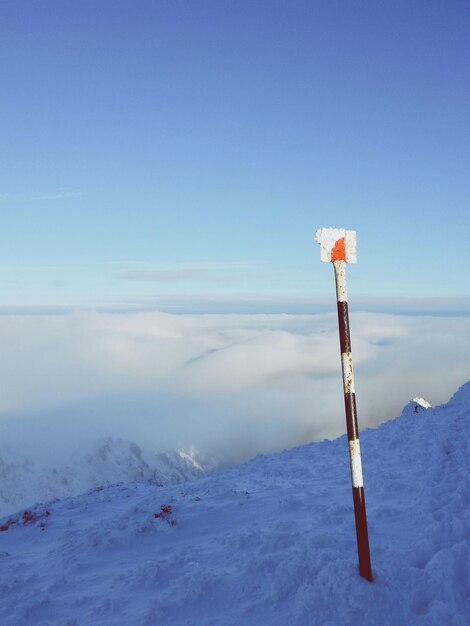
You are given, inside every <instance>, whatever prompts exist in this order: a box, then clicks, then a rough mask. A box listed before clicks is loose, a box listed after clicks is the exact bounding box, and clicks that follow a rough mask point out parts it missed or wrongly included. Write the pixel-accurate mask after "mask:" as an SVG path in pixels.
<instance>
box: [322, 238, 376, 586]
mask: <svg viewBox="0 0 470 626" xmlns="http://www.w3.org/2000/svg"><path fill="white" fill-rule="evenodd" d="M316 240H317V242H318V243H319V244H320V246H321V260H322V261H324V262H332V263H333V266H334V270H335V280H336V299H337V307H338V326H339V342H340V348H341V367H342V371H343V389H344V407H345V411H346V427H347V432H348V443H349V463H350V467H351V482H352V493H353V503H354V517H355V522H356V540H357V553H358V557H359V574H360V575H361V576H362V577H363V578H365V579H366V580H368V581H370V582H372V580H373V578H372V568H371V563H370V550H369V534H368V531H367V516H366V502H365V498H364V481H363V477H362V463H361V448H360V444H359V428H358V425H357V412H356V393H355V389H354V374H353V360H352V350H351V335H350V332H349V312H348V297H347V289H346V263H356V233H355V231H351V230H344V229H342V228H321V229H320V230H318V231H317V233H316Z"/></svg>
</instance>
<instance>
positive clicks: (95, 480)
mask: <svg viewBox="0 0 470 626" xmlns="http://www.w3.org/2000/svg"><path fill="white" fill-rule="evenodd" d="M218 467H219V464H218V463H217V462H216V461H215V460H214V459H209V458H208V457H205V456H203V455H201V454H200V453H199V452H197V451H196V450H176V451H174V452H160V453H156V454H149V453H148V452H144V451H142V449H141V448H140V447H139V446H138V445H137V444H136V443H134V442H132V441H125V440H123V439H117V438H112V437H105V438H101V439H99V440H97V441H96V442H95V443H94V444H93V445H92V446H91V449H90V450H89V451H87V452H86V453H84V454H80V453H77V454H76V455H74V456H72V458H70V459H69V460H68V461H67V462H66V463H63V464H59V465H49V464H47V463H39V462H38V461H34V460H32V459H30V458H28V457H27V456H22V455H21V454H18V451H17V450H13V449H12V447H11V446H10V447H8V446H3V447H1V448H0V515H7V514H8V513H12V512H14V511H16V510H18V509H20V508H26V507H28V506H30V505H31V504H33V503H34V502H44V501H47V500H53V499H56V498H63V497H65V496H72V495H78V494H79V493H83V492H84V491H87V490H88V489H90V488H93V487H102V486H107V485H112V484H116V483H121V482H130V481H133V480H139V479H145V480H149V481H151V482H153V483H155V484H157V485H160V486H162V485H172V484H176V483H180V482H182V481H185V480H190V479H194V478H198V477H200V476H203V475H204V474H206V473H208V472H211V471H214V470H215V469H217V468H218Z"/></svg>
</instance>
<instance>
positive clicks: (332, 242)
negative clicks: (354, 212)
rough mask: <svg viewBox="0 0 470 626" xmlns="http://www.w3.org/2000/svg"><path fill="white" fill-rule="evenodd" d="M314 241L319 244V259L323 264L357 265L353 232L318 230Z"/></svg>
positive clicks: (338, 229) (354, 232) (333, 229)
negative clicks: (343, 263) (339, 262)
mask: <svg viewBox="0 0 470 626" xmlns="http://www.w3.org/2000/svg"><path fill="white" fill-rule="evenodd" d="M315 240H316V241H317V243H319V244H320V258H321V260H322V261H323V262H324V263H331V262H334V261H345V262H346V263H357V256H356V231H355V230H345V229H344V228H319V229H318V230H317V232H316V233H315Z"/></svg>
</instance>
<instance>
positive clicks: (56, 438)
mask: <svg viewBox="0 0 470 626" xmlns="http://www.w3.org/2000/svg"><path fill="white" fill-rule="evenodd" d="M336 324H337V323H336V318H335V316H334V315H332V314H322V315H313V316H307V315H180V316H179V315H170V314H165V313H135V314H103V313H101V314H99V313H77V314H70V315H63V316H36V317H33V316H31V317H29V316H24V317H19V316H10V317H7V316H4V317H0V342H1V345H2V357H3V358H2V361H1V363H0V387H1V389H2V394H1V395H0V418H1V421H0V429H1V431H2V434H3V438H4V440H8V437H9V435H11V437H10V438H11V439H12V440H13V439H14V440H15V441H17V440H18V437H17V436H14V435H13V433H16V435H17V433H18V432H19V429H20V430H21V432H22V437H21V439H22V442H23V444H24V445H25V446H28V445H29V446H30V448H31V453H33V452H34V451H36V452H37V451H38V450H41V449H42V450H47V454H52V455H58V456H60V455H65V456H66V455H67V454H68V450H70V449H71V448H73V447H74V446H77V445H80V442H82V441H83V442H85V441H87V442H88V441H89V440H90V439H91V438H94V437H97V436H103V435H112V436H119V437H125V438H129V439H132V440H134V441H136V442H137V443H138V444H139V445H141V446H142V447H143V448H144V449H146V450H163V449H175V448H178V447H189V446H194V447H196V448H198V449H201V450H202V451H204V452H214V451H216V452H217V453H218V454H219V455H222V456H223V458H224V459H226V460H227V461H228V462H235V461H238V460H242V459H244V458H247V457H250V456H253V455H255V454H257V453H266V452H270V451H274V450H279V449H282V448H284V447H290V446H294V445H298V444H302V443H305V442H307V441H311V440H314V439H322V438H325V437H335V436H337V435H339V434H341V433H342V432H344V430H345V426H344V415H343V400H342V389H341V374H340V361H339V347H338V336H337V334H338V333H337V325H336ZM351 325H352V334H353V354H354V360H355V373H356V390H357V400H358V411H359V419H360V425H361V428H364V427H368V426H376V425H377V424H379V423H380V422H382V421H384V420H386V419H388V418H391V417H394V416H396V415H398V414H399V413H400V411H401V407H402V406H403V405H404V404H405V403H406V402H407V401H408V400H409V399H410V398H411V397H413V396H416V395H419V396H423V397H425V398H426V399H427V400H429V401H430V402H431V403H432V404H438V403H442V402H445V401H447V399H448V398H449V396H450V395H452V393H453V392H454V391H455V389H456V388H457V387H458V386H459V385H460V384H462V383H463V382H465V381H466V380H468V379H469V378H470V367H469V363H470V358H469V357H470V355H469V348H468V346H469V345H470V320H469V319H468V318H435V317H411V316H410V317H407V316H399V315H384V314H374V313H356V314H353V315H352V319H351ZM28 442H29V443H28Z"/></svg>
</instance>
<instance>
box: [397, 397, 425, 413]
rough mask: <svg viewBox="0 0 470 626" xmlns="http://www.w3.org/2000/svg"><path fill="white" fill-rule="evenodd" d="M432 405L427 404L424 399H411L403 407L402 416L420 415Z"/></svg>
mask: <svg viewBox="0 0 470 626" xmlns="http://www.w3.org/2000/svg"><path fill="white" fill-rule="evenodd" d="M431 408H432V404H429V402H428V401H427V400H425V399H424V398H413V400H410V401H409V402H408V404H406V405H405V406H404V407H403V411H402V415H409V414H410V413H413V414H416V413H422V412H423V411H426V410H427V409H431Z"/></svg>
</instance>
